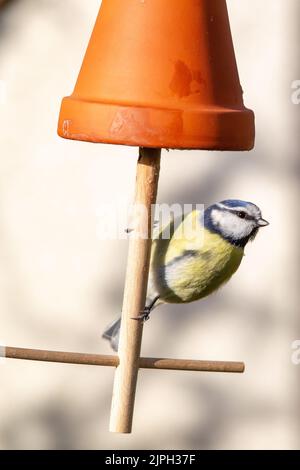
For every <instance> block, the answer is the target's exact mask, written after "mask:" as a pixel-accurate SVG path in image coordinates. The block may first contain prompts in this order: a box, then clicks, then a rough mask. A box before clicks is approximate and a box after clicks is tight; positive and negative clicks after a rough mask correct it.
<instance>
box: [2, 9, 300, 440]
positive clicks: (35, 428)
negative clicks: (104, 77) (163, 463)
mask: <svg viewBox="0 0 300 470" xmlns="http://www.w3.org/2000/svg"><path fill="white" fill-rule="evenodd" d="M0 4H1V6H0V85H1V92H0V103H1V105H0V127H1V138H0V240H1V243H0V259H1V263H0V344H4V345H10V346H19V347H35V348H45V349H59V350H70V351H82V352H99V353H108V354H109V353H110V349H109V346H108V344H106V342H104V341H103V340H102V339H101V333H102V330H103V329H104V327H105V326H106V325H107V323H109V322H110V321H111V320H112V319H113V318H114V317H115V316H116V315H117V314H118V312H120V309H121V303H122V290H123V281H124V273H125V265H126V252H127V242H126V240H115V241H109V240H99V237H98V235H97V233H98V231H99V223H100V222H101V220H100V218H99V204H100V203H102V202H112V201H115V200H118V199H120V198H121V199H122V198H129V199H130V195H131V194H132V189H133V188H132V186H133V182H134V178H135V166H136V157H137V150H136V149H134V148H126V147H117V146H108V145H95V144H89V143H83V142H72V141H64V140H63V139H60V138H58V137H57V135H56V126H57V119H58V112H59V107H60V101H61V98H62V97H63V96H65V95H69V94H70V93H71V92H72V87H73V85H74V84H75V80H76V78H77V74H78V71H79V68H80V66H81V62H82V58H83V54H84V52H85V49H86V46H87V42H88V39H89V36H90V33H91V29H92V27H93V24H94V21H95V18H96V15H97V13H98V9H99V4H100V1H99V0H89V1H88V2H83V1H82V0H65V1H63V2H62V1H60V0H39V1H38V2H37V1H36V0H7V1H4V2H3V1H2V2H1V1H0ZM228 7H229V13H230V19H231V26H232V33H233V38H234V43H235V50H236V57H237V61H238V66H239V72H240V79H241V84H242V86H243V89H244V92H245V93H244V98H245V104H246V105H247V106H248V107H251V108H252V109H254V110H255V113H256V125H257V140H256V148H255V150H254V151H252V152H251V153H247V152H246V153H231V152H223V153H221V152H203V151H202V152H201V151H193V152H187V151H183V152H179V151H171V152H169V153H167V152H165V151H164V152H163V158H162V172H161V179H160V188H159V197H158V202H161V203H163V202H166V203H174V202H181V203H204V204H206V205H207V204H210V203H212V202H215V201H218V200H222V199H225V198H241V199H246V200H251V201H253V202H255V203H256V204H258V205H259V206H260V207H261V208H262V211H263V215H264V217H265V218H266V219H267V220H269V221H270V222H271V225H270V226H269V227H268V228H266V229H264V230H262V231H261V232H260V234H259V236H258V237H257V239H256V240H255V242H254V243H253V244H251V245H250V246H248V247H247V252H246V257H245V258H244V261H243V263H242V266H241V268H240V270H239V272H238V274H237V275H236V276H235V277H234V278H233V279H232V281H231V282H230V283H229V284H228V285H227V286H226V287H225V288H224V289H223V290H221V291H220V292H218V293H217V294H216V295H214V296H212V297H210V298H208V299H206V300H203V301H201V302H198V303H195V304H190V305H188V306H184V307H182V306H176V305H172V306H164V307H161V308H160V309H159V310H157V311H155V313H154V314H153V316H152V319H151V321H150V322H149V323H147V325H146V327H145V330H144V331H145V332H144V340H143V351H142V353H143V355H150V356H166V357H174V358H175V357H177V358H181V357H182V358H184V357H187V358H194V359H216V360H243V361H245V362H246V373H245V374H244V375H230V374H229V375H224V374H216V375H214V374H208V373H193V372H190V373H187V372H186V373H185V372H168V371H149V370H148V371H141V372H140V376H139V383H138V390H137V399H136V407H135V420H134V433H133V434H132V435H127V436H126V435H123V436H119V435H112V434H110V433H108V423H109V414H110V402H111V392H112V385H113V376H114V371H113V369H110V368H92V367H85V366H72V365H69V366H67V365H59V364H57V365H54V364H38V363H30V362H22V361H12V360H8V359H7V360H2V362H1V364H0V384H1V387H0V447H1V448H2V449H97V448H98V449H105V448H106V449H114V448H115V449H151V448H154V449H176V448H180V449H197V448H198V449H263V448H268V449H279V448H280V449H295V448H299V446H300V435H299V418H300V412H299V387H300V375H299V374H300V365H299V366H296V365H293V364H292V362H291V354H292V349H291V344H292V342H293V341H294V340H296V339H300V320H299V313H298V302H299V295H298V291H299V235H298V232H297V230H299V221H298V215H299V209H298V201H299V179H298V178H299V158H298V154H299V142H298V140H299V138H298V132H299V107H298V106H297V105H295V104H292V101H291V93H292V90H291V84H292V82H293V81H294V80H297V79H300V70H299V68H300V67H299V50H298V48H299V39H300V37H299V25H298V22H299V14H300V3H299V1H298V0H264V1H263V2H261V1H260V0H251V1H250V0H249V1H243V2H241V1H238V0H228ZM221 84H222V77H220V86H221ZM156 313H157V314H156Z"/></svg>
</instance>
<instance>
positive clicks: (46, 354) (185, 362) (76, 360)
mask: <svg viewBox="0 0 300 470" xmlns="http://www.w3.org/2000/svg"><path fill="white" fill-rule="evenodd" d="M0 350H1V351H3V357H6V358H9V359H21V360H27V361H41V362H56V363H62V364H79V365H90V366H108V367H117V366H118V365H119V358H118V356H108V355H104V354H85V353H75V352H63V351H46V350H41V349H27V348H15V347H11V346H7V347H0ZM139 367H140V368H142V369H160V370H182V371H195V372H198V371H199V372H232V373H242V372H244V370H245V365H244V363H243V362H228V361H198V360H194V359H166V358H155V357H141V358H140V360H139Z"/></svg>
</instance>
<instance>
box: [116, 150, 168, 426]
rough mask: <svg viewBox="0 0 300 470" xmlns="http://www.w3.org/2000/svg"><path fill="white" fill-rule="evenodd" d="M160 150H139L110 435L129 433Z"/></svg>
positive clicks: (139, 347) (140, 338)
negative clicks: (112, 433) (136, 318)
mask: <svg viewBox="0 0 300 470" xmlns="http://www.w3.org/2000/svg"><path fill="white" fill-rule="evenodd" d="M160 156H161V150H160V149H146V148H141V149H140V155H139V159H138V163H137V176H136V185H135V200H134V227H133V231H132V236H131V239H130V242H129V250H128V261H127V271H126V280H125V288H124V299H123V308H122V322H121V330H120V343H119V349H118V354H119V358H120V363H119V365H118V367H117V370H116V375H115V382H114V389H113V396H112V407H111V418H110V431H111V432H120V433H130V432H131V428H132V418H133V409H134V399H135V390H136V382H137V375H138V370H139V358H140V350H141V341H142V333H143V322H142V321H137V320H133V319H132V318H133V317H138V316H139V315H140V313H141V311H142V310H143V309H144V307H145V301H146V292H147V284H148V272H149V263H150V254H151V243H152V205H153V204H155V203H156V194H157V187H158V179H159V170H160Z"/></svg>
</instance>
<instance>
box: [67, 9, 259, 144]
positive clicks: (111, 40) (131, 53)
mask: <svg viewBox="0 0 300 470" xmlns="http://www.w3.org/2000/svg"><path fill="white" fill-rule="evenodd" d="M58 133H59V135H60V136H61V137H65V138H67V139H76V140H86V141H90V142H106V143H113V144H125V145H134V146H142V147H167V148H179V149H180V148H190V149H192V148H193V149H216V150H250V149H251V148H252V147H253V145H254V133H255V132H254V114H253V112H252V111H250V110H248V109H246V108H245V107H244V104H243V98H242V88H241V86H240V82H239V77H238V71H237V66H236V61H235V56H234V49H233V44H232V38H231V33H230V25H229V20H228V13H227V7H226V1H225V0H102V6H101V9H100V12H99V15H98V18H97V21H96V25H95V28H94V31H93V34H92V37H91V40H90V43H89V46H88V49H87V52H86V55H85V58H84V61H83V65H82V68H81V71H80V74H79V77H78V80H77V83H76V86H75V90H74V93H73V95H72V96H70V97H68V98H64V100H63V103H62V108H61V113H60V119H59V127H58Z"/></svg>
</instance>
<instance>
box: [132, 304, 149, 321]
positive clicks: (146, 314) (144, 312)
mask: <svg viewBox="0 0 300 470" xmlns="http://www.w3.org/2000/svg"><path fill="white" fill-rule="evenodd" d="M150 312H151V309H150V308H149V307H145V308H144V310H142V311H141V313H140V315H139V316H137V317H131V320H140V321H142V322H143V323H145V322H146V321H148V320H150Z"/></svg>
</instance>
